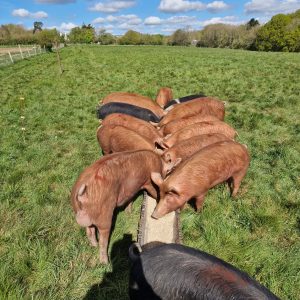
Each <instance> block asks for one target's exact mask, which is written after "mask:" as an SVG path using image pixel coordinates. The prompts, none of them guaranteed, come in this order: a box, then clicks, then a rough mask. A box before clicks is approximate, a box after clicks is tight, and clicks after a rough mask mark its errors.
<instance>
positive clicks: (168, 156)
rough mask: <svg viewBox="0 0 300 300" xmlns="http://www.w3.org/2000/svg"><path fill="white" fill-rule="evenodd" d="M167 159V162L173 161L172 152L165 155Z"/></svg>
mask: <svg viewBox="0 0 300 300" xmlns="http://www.w3.org/2000/svg"><path fill="white" fill-rule="evenodd" d="M165 160H166V161H167V162H169V163H170V162H171V161H172V158H171V154H170V153H166V155H165Z"/></svg>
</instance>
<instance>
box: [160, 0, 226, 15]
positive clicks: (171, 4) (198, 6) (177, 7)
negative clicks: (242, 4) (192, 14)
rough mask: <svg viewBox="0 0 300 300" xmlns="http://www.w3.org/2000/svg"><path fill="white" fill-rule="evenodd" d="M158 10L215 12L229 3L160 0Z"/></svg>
mask: <svg viewBox="0 0 300 300" xmlns="http://www.w3.org/2000/svg"><path fill="white" fill-rule="evenodd" d="M158 8H159V10H160V11H163V12H166V13H177V12H185V11H191V10H206V9H207V10H208V11H210V12H212V13H216V12H219V11H222V10H226V9H228V8H229V5H228V4H226V3H225V2H224V1H213V2H211V3H208V4H205V3H203V2H201V1H188V0H161V1H160V4H159V7H158Z"/></svg>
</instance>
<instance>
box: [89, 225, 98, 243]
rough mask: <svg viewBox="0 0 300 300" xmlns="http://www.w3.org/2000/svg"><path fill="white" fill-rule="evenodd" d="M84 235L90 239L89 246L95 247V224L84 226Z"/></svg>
mask: <svg viewBox="0 0 300 300" xmlns="http://www.w3.org/2000/svg"><path fill="white" fill-rule="evenodd" d="M86 235H87V237H88V239H89V241H90V244H91V246H93V247H97V246H98V242H97V238H96V227H95V226H89V227H86Z"/></svg>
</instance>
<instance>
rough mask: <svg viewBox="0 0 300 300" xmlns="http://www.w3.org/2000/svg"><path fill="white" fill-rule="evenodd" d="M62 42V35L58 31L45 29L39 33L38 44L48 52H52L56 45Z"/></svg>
mask: <svg viewBox="0 0 300 300" xmlns="http://www.w3.org/2000/svg"><path fill="white" fill-rule="evenodd" d="M59 42H60V35H59V33H58V31H57V30H56V29H45V30H43V31H40V32H39V33H38V43H39V45H40V46H41V47H45V48H46V49H47V51H52V47H53V45H54V44H56V43H59Z"/></svg>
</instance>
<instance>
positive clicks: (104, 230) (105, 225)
mask: <svg viewBox="0 0 300 300" xmlns="http://www.w3.org/2000/svg"><path fill="white" fill-rule="evenodd" d="M112 215H113V212H111V213H109V212H106V214H105V216H103V215H102V216H101V217H100V220H99V223H98V224H96V226H97V229H98V232H99V248H100V249H99V258H100V263H102V264H108V254H107V249H108V241H109V234H110V229H111V222H112Z"/></svg>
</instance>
